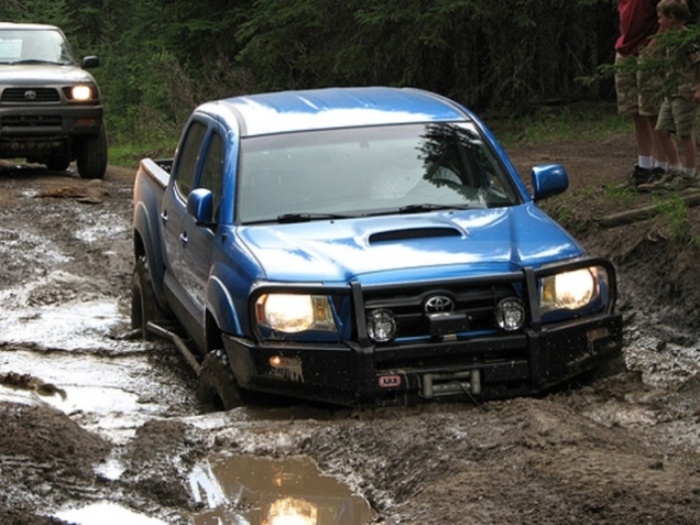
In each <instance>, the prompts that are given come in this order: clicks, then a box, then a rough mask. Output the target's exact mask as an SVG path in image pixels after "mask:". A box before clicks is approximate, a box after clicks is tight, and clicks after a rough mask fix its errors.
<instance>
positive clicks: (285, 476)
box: [190, 455, 373, 525]
mask: <svg viewBox="0 0 700 525" xmlns="http://www.w3.org/2000/svg"><path fill="white" fill-rule="evenodd" d="M190 487H191V489H192V494H193V497H194V498H195V500H196V501H198V502H201V503H202V504H204V506H205V507H207V510H206V511H203V512H201V513H199V514H197V515H196V516H194V517H193V518H194V521H193V524H194V525H243V524H246V525H248V524H250V525H365V524H367V523H369V521H370V520H371V518H372V515H373V513H372V510H371V509H370V507H369V505H368V504H367V502H366V501H365V500H364V499H363V498H361V497H360V496H357V495H355V494H353V493H352V492H351V491H350V489H349V488H348V487H347V486H345V485H343V484H342V483H341V482H340V481H338V480H337V479H335V478H332V477H329V476H325V475H323V474H322V473H321V472H320V471H319V470H318V468H317V467H316V465H315V464H314V463H313V462H312V461H311V460H310V459H308V458H292V459H285V460H273V459H268V458H261V457H254V456H229V455H217V456H213V457H211V458H209V459H208V460H207V461H206V462H204V463H202V464H200V465H197V467H195V469H194V470H193V471H192V473H191V475H190Z"/></svg>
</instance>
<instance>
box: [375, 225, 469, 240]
mask: <svg viewBox="0 0 700 525" xmlns="http://www.w3.org/2000/svg"><path fill="white" fill-rule="evenodd" d="M462 236H463V232H461V231H460V230H458V229H456V228H445V227H426V228H409V229H401V230H390V231H384V232H378V233H373V234H372V235H370V236H369V243H370V244H379V243H383V242H396V241H406V240H410V239H434V238H438V237H462Z"/></svg>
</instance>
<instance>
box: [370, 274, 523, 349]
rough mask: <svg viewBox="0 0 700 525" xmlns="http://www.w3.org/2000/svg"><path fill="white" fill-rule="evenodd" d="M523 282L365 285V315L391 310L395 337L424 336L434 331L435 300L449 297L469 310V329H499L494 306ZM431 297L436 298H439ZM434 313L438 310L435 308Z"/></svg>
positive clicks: (460, 308)
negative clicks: (402, 285)
mask: <svg viewBox="0 0 700 525" xmlns="http://www.w3.org/2000/svg"><path fill="white" fill-rule="evenodd" d="M516 287H520V283H516V282H513V283H503V281H501V282H500V283H492V284H488V283H484V282H483V281H482V282H480V283H476V284H475V283H450V284H449V285H447V286H445V287H435V286H418V287H410V288H401V289H397V288H384V289H364V290H363V294H364V301H365V315H366V316H367V315H369V313H370V312H372V311H373V310H375V309H380V308H381V309H387V310H391V312H392V313H393V314H394V316H395V319H396V324H397V329H398V332H397V334H396V339H397V340H401V339H405V338H425V337H430V335H431V326H430V319H429V317H428V313H429V312H430V310H431V308H432V309H433V310H435V306H436V303H440V302H442V299H444V298H449V299H450V300H451V301H452V306H451V308H452V311H453V312H459V313H464V314H466V317H467V320H468V324H469V328H468V330H469V332H479V331H492V330H496V329H497V326H496V322H495V317H494V309H495V307H496V304H497V303H498V302H499V301H500V300H501V299H504V298H506V297H513V296H517V295H519V294H517V293H516ZM431 299H437V301H435V300H433V301H431ZM433 313H435V311H434V312H433Z"/></svg>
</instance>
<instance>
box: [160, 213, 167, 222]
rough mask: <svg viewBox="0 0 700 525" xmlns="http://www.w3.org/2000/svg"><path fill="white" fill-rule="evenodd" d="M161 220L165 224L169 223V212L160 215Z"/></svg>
mask: <svg viewBox="0 0 700 525" xmlns="http://www.w3.org/2000/svg"><path fill="white" fill-rule="evenodd" d="M160 220H161V221H163V222H168V212H167V211H164V212H163V213H161V214H160Z"/></svg>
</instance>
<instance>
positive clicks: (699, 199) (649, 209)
mask: <svg viewBox="0 0 700 525" xmlns="http://www.w3.org/2000/svg"><path fill="white" fill-rule="evenodd" d="M681 199H682V200H683V201H684V202H685V203H686V205H687V206H688V207H693V206H697V205H699V204H700V190H695V191H694V192H693V193H689V194H687V195H683V196H682V197H681ZM658 214H659V208H658V206H645V207H644V208H637V209H634V210H626V211H621V212H618V213H613V214H611V215H606V216H605V217H601V218H600V219H598V220H597V222H598V224H600V225H601V226H602V227H604V228H616V227H617V226H624V225H625V224H631V223H633V222H636V221H645V220H647V219H651V218H652V217H654V216H656V215H658Z"/></svg>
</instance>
